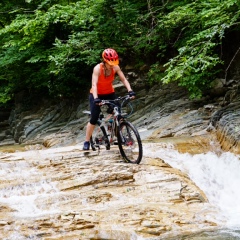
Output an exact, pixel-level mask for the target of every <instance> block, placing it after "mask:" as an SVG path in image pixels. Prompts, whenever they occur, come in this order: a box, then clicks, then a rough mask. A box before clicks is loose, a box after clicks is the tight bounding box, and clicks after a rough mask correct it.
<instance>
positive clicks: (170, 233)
mask: <svg viewBox="0 0 240 240" xmlns="http://www.w3.org/2000/svg"><path fill="white" fill-rule="evenodd" d="M169 141H170V140H169ZM188 141H190V140H188ZM182 142H183V139H182V140H180V139H179V140H178V141H177V142H176V145H175V146H180V143H182ZM194 142H195V144H194ZM197 142H198V143H199V140H197V139H195V141H194V140H193V141H192V145H195V147H196V148H197V146H198V148H201V146H200V145H198V144H197ZM167 146H168V143H167V142H165V143H163V142H160V143H146V142H145V143H144V149H145V150H146V149H148V150H150V151H151V149H152V152H154V150H156V149H159V148H167ZM166 150H167V149H166ZM183 151H184V150H183ZM0 169H1V171H0V178H1V179H0V182H1V184H0V188H1V189H0V202H1V206H0V209H1V221H0V237H1V239H44V240H47V239H48V240H50V239H137V237H141V238H143V239H153V237H158V239H168V238H169V239H170V237H174V236H181V235H188V234H191V233H194V232H199V231H202V230H204V229H207V230H209V229H214V228H216V225H217V224H216V222H214V220H211V218H209V215H211V213H213V212H214V211H215V210H214V207H213V206H211V205H209V203H208V200H207V198H206V196H205V195H204V193H203V192H202V191H201V190H200V189H199V188H198V187H197V186H196V185H195V184H194V183H193V182H192V181H191V180H190V179H189V177H188V176H187V175H185V174H183V173H182V172H180V171H179V170H177V169H174V168H172V167H170V166H169V165H168V164H167V163H165V162H164V161H163V160H162V159H160V158H158V157H155V158H151V157H147V156H144V157H143V160H142V162H141V164H140V165H134V164H128V163H125V162H123V160H122V159H121V157H120V155H119V151H118V149H117V147H115V148H112V149H111V150H110V151H107V150H104V149H102V150H101V151H100V152H98V151H96V152H93V151H90V152H83V151H81V150H80V146H78V145H75V146H71V147H61V148H52V149H42V150H28V151H25V152H15V153H1V155H0Z"/></svg>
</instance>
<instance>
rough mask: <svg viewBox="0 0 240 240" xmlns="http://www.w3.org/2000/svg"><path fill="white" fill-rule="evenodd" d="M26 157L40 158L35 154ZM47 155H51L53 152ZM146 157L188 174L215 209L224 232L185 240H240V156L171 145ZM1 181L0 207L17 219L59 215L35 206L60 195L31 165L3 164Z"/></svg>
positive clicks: (151, 150) (153, 149)
mask: <svg viewBox="0 0 240 240" xmlns="http://www.w3.org/2000/svg"><path fill="white" fill-rule="evenodd" d="M53 151H54V150H53ZM26 154H30V155H31V154H32V155H33V157H34V155H35V157H36V156H37V155H36V153H34V151H32V152H31V153H30V152H29V153H26ZM46 154H50V151H49V153H46ZM144 155H145V156H148V157H153V158H161V159H163V160H164V161H165V162H167V163H168V164H169V165H171V166H172V167H174V168H178V169H180V170H181V171H182V172H184V173H186V174H187V175H188V176H189V177H190V178H191V179H192V181H193V182H195V183H196V185H197V186H198V187H199V188H200V189H201V190H203V192H204V193H205V194H206V196H207V198H208V200H209V202H210V203H211V204H212V205H214V206H216V209H217V213H216V216H214V217H215V221H216V222H218V223H219V225H220V226H221V227H222V230H219V231H217V232H204V233H201V234H198V235H197V236H192V237H191V238H189V237H188V238H186V239H194V240H195V239H196V240H199V239H200V240H201V239H202V240H205V239H206V240H207V239H209V240H210V239H211V240H212V239H216V240H217V239H220V240H225V239H229V240H230V239H240V190H239V186H240V156H239V155H234V154H232V153H228V152H222V151H221V150H219V148H218V147H216V148H215V147H213V150H212V151H211V152H207V153H202V154H193V155H191V154H188V153H179V152H178V151H177V150H175V149H174V148H173V147H172V146H171V145H169V146H167V147H166V145H165V146H164V147H161V146H160V145H158V147H156V145H155V144H147V147H144ZM38 157H39V156H38ZM16 179H18V184H15V185H11V188H9V187H8V183H9V182H11V181H16ZM30 179H31V181H29V180H30ZM33 179H34V180H33ZM0 181H1V185H2V186H1V189H0V203H1V204H7V205H8V206H9V207H10V208H12V209H14V211H16V213H15V216H16V217H25V216H26V217H29V216H31V217H33V215H34V216H38V215H41V214H43V215H44V214H45V213H48V214H51V213H54V212H55V211H56V209H57V205H54V204H52V205H51V204H50V205H48V206H36V204H35V199H36V198H38V197H41V198H43V199H44V196H45V195H48V197H49V196H53V197H54V195H55V196H56V195H58V194H59V190H57V188H56V187H55V185H54V184H53V183H51V182H49V181H47V180H44V176H43V175H42V173H41V174H40V173H39V171H38V169H36V168H35V166H34V164H31V162H29V163H26V162H24V161H22V162H21V161H17V162H14V161H5V160H4V161H2V160H1V161H0ZM6 230H7V229H6ZM17 236H18V235H17V230H16V235H15V236H13V238H12V239H18V237H17ZM19 239H20V238H19ZM181 239H185V238H181Z"/></svg>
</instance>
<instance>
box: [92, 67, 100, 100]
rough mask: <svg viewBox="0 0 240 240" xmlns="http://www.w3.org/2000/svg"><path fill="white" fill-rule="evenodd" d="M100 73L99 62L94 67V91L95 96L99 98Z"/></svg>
mask: <svg viewBox="0 0 240 240" xmlns="http://www.w3.org/2000/svg"><path fill="white" fill-rule="evenodd" d="M99 73H100V66H99V64H98V65H97V66H95V67H94V69H93V74H92V91H93V97H94V98H98V93H97V83H98V77H99Z"/></svg>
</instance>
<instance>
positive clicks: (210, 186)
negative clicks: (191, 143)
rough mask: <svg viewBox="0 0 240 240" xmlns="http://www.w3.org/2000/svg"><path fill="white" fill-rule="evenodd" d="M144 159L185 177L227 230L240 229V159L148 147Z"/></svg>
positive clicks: (230, 155) (227, 153) (230, 154)
mask: <svg viewBox="0 0 240 240" xmlns="http://www.w3.org/2000/svg"><path fill="white" fill-rule="evenodd" d="M144 155H146V156H150V157H158V158H161V159H163V160H164V161H165V162H167V163H168V164H169V165H170V166H172V167H174V168H177V169H179V170H181V171H182V172H184V173H186V174H187V175H188V176H189V177H190V178H191V180H192V181H193V182H194V183H195V184H196V185H197V186H198V187H199V188H200V189H201V190H202V191H203V192H204V193H205V194H206V196H207V198H208V200H209V203H210V204H212V205H213V206H215V207H216V208H217V209H218V216H217V217H218V219H219V220H220V221H223V222H225V223H226V226H225V227H226V228H232V229H239V228H240V188H239V186H240V155H235V154H232V153H230V152H221V151H220V150H219V149H216V152H208V153H202V154H195V155H191V154H188V153H185V154H181V153H179V152H178V151H176V150H174V149H173V147H172V146H169V147H166V146H164V147H162V148H161V147H158V148H157V149H156V147H154V146H153V145H152V146H151V145H149V147H147V148H146V149H144Z"/></svg>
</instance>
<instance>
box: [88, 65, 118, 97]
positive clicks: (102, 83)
mask: <svg viewBox="0 0 240 240" xmlns="http://www.w3.org/2000/svg"><path fill="white" fill-rule="evenodd" d="M114 78H115V71H114V69H112V71H111V74H110V75H109V76H105V74H104V66H103V63H100V74H99V77H98V83H97V93H98V94H110V93H113V92H114V88H113V84H112V83H113V81H114ZM90 93H92V89H91V90H90Z"/></svg>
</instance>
